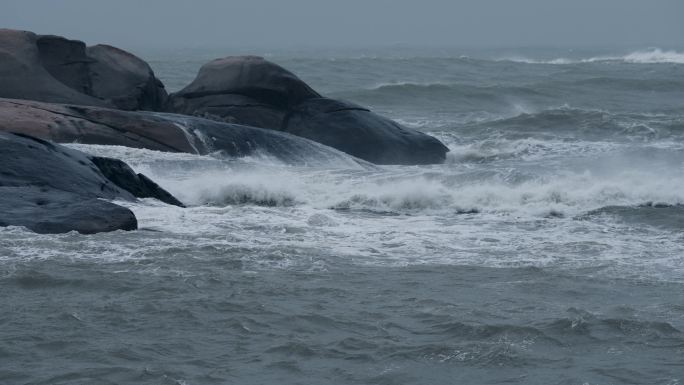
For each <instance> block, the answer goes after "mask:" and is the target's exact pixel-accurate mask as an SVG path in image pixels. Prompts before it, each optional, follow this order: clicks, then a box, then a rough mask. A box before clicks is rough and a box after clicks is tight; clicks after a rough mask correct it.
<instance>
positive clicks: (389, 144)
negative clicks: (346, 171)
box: [167, 56, 449, 164]
mask: <svg viewBox="0 0 684 385" xmlns="http://www.w3.org/2000/svg"><path fill="white" fill-rule="evenodd" d="M167 109H168V110H169V111H171V112H177V113H182V114H189V115H199V116H205V117H208V118H211V119H215V120H222V121H226V122H231V123H239V124H244V125H249V126H256V127H262V128H268V129H274V130H279V131H284V132H289V133H292V134H294V135H297V136H301V137H305V138H308V139H311V140H313V141H316V142H319V143H323V144H325V145H328V146H331V147H333V148H336V149H338V150H341V151H344V152H346V153H348V154H351V155H353V156H356V157H359V158H361V159H364V160H367V161H370V162H373V163H378V164H430V163H441V162H443V161H444V159H445V158H446V153H447V152H448V151H449V150H448V148H447V147H446V146H444V145H443V144H442V143H441V142H440V141H439V140H437V139H435V138H434V137H432V136H429V135H427V134H424V133H422V132H420V131H416V130H413V129H409V128H406V127H403V126H401V125H399V124H398V123H396V122H394V121H392V120H390V119H387V118H385V117H382V116H380V115H377V114H374V113H372V112H371V111H370V110H368V109H367V108H364V107H360V106H357V105H355V104H351V103H348V102H343V101H338V100H333V99H328V98H325V97H322V96H321V95H320V94H318V93H317V92H316V91H314V90H313V89H311V87H309V86H308V85H307V84H306V83H304V82H303V81H302V80H301V79H299V78H298V77H297V76H295V75H294V74H292V73H291V72H289V71H287V70H285V69H284V68H282V67H280V66H278V65H276V64H274V63H271V62H269V61H267V60H265V59H263V58H260V57H255V56H237V57H227V58H223V59H217V60H214V61H212V62H209V63H207V64H205V65H204V66H203V67H202V68H201V69H200V71H199V73H198V75H197V77H196V78H195V80H194V81H193V82H192V83H191V84H190V85H188V86H187V87H185V88H184V89H182V90H181V91H179V92H177V93H175V94H172V95H170V97H169V104H168V107H167Z"/></svg>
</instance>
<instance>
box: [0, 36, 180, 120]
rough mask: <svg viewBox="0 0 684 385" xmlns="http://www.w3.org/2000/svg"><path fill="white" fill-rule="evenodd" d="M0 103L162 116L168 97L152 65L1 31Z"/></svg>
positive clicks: (110, 50) (101, 48)
mask: <svg viewBox="0 0 684 385" xmlns="http://www.w3.org/2000/svg"><path fill="white" fill-rule="evenodd" d="M0 97H5V98H16V99H27V100H36V101H43V102H52V103H71V104H80V105H89V106H101V107H112V108H120V109H125V110H159V109H161V108H162V106H163V105H164V104H165V103H166V97H167V94H166V90H165V89H164V86H163V84H162V83H161V82H160V81H159V80H158V79H157V78H156V77H155V76H154V73H153V72H152V69H151V68H150V67H149V65H147V63H145V62H144V61H143V60H141V59H139V58H137V57H136V56H134V55H132V54H130V53H128V52H125V51H122V50H119V49H117V48H114V47H110V46H106V45H96V46H93V47H86V45H85V44H84V43H83V42H81V41H77V40H69V39H66V38H64V37H61V36H51V35H36V34H34V33H32V32H27V31H16V30H10V29H0Z"/></svg>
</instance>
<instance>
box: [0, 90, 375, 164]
mask: <svg viewBox="0 0 684 385" xmlns="http://www.w3.org/2000/svg"><path fill="white" fill-rule="evenodd" d="M0 122H2V124H0V130H5V131H11V132H20V133H24V134H26V135H31V136H34V137H38V138H41V139H44V140H50V141H53V142H58V143H73V142H77V143H84V144H104V145H120V146H127V147H134V148H145V149H150V150H157V151H166V152H186V153H192V154H201V155H204V154H209V153H215V152H218V153H221V154H223V155H225V156H230V157H242V156H252V155H266V156H269V157H273V158H276V159H278V160H280V161H282V162H285V163H288V164H295V165H326V166H330V165H336V164H343V165H345V166H346V165H359V164H364V165H366V163H365V162H363V161H361V160H359V159H355V158H353V157H351V156H349V155H347V154H344V153H342V152H340V151H338V150H335V149H333V148H330V147H327V146H324V145H322V144H320V143H316V142H313V141H311V140H308V139H305V138H301V137H297V136H294V135H290V134H287V133H283V132H277V131H273V130H266V129H261V128H256V127H246V126H241V125H237V124H229V123H222V122H217V121H213V120H208V119H203V118H198V117H192V116H185V115H177V114H168V113H156V112H129V111H120V110H112V109H106V108H98V107H87V106H73V105H61V104H49V103H40V102H34V101H25V100H16V99H0Z"/></svg>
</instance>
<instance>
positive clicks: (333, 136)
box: [0, 29, 448, 233]
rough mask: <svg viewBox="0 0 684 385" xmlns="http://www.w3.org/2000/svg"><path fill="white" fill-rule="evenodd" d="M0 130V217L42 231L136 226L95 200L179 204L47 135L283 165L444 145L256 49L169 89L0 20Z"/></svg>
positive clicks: (127, 215) (403, 153)
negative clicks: (257, 157) (267, 158)
mask: <svg viewBox="0 0 684 385" xmlns="http://www.w3.org/2000/svg"><path fill="white" fill-rule="evenodd" d="M0 131H3V132H0V149H1V150H2V152H1V153H0V160H1V161H2V163H0V189H2V190H3V194H2V196H1V197H0V207H2V209H3V210H2V212H1V214H0V215H1V216H0V226H12V225H16V226H24V227H27V228H29V229H31V230H33V231H36V232H47V233H53V232H67V231H72V230H76V231H79V232H82V233H94V232H100V231H111V230H116V229H123V230H132V229H135V228H137V223H136V220H135V216H134V215H133V214H132V213H131V212H130V210H128V209H125V208H123V207H120V206H117V205H114V204H112V203H109V202H106V201H103V200H102V199H109V200H111V199H127V200H131V199H135V198H136V197H138V198H141V197H152V198H157V199H160V200H162V201H164V202H166V203H169V204H175V205H180V206H182V203H181V202H179V201H178V200H177V199H176V198H174V197H173V196H171V194H169V193H168V192H166V191H164V190H163V189H161V188H160V187H159V186H157V185H156V184H155V183H154V182H153V181H151V180H150V179H149V178H147V177H146V176H144V175H141V174H135V173H134V172H133V170H132V169H130V167H128V166H127V165H126V164H125V163H123V162H121V161H118V160H114V159H105V158H93V157H89V156H87V155H85V154H83V153H80V152H78V151H74V150H70V149H68V148H65V147H63V146H60V145H58V144H55V143H73V142H78V143H85V144H101V145H121V146H128V147H136V148H146V149H151V150H157V151H168V152H187V153H195V154H208V153H213V152H219V153H222V154H224V155H225V156H229V157H240V156H248V155H252V154H253V153H255V152H256V151H263V152H266V153H268V154H269V155H271V156H274V157H276V158H279V159H281V160H282V161H285V162H288V163H293V164H297V163H305V161H303V155H310V154H320V155H321V156H322V157H323V158H326V159H327V158H335V157H340V156H342V155H343V154H342V153H346V154H349V155H351V156H352V157H353V158H352V159H354V158H356V159H357V161H358V162H359V163H361V164H363V163H364V162H370V163H375V164H406V165H412V164H432V163H441V162H443V161H444V159H445V157H446V152H448V148H447V147H446V146H444V145H443V144H442V143H441V142H439V140H437V139H435V138H433V137H431V136H429V135H427V134H424V133H422V132H419V131H416V130H412V129H409V128H406V127H403V126H401V125H399V124H398V123H396V122H394V121H392V120H390V119H387V118H385V117H382V116H380V115H377V114H374V113H373V112H371V111H370V110H369V109H367V108H364V107H362V106H358V105H355V104H353V103H349V102H346V101H341V100H334V99H330V98H326V97H324V96H322V95H320V94H319V93H317V92H316V91H315V90H313V89H312V88H311V87H309V86H308V85H307V84H306V83H304V82H303V81H302V80H301V79H299V78H298V77H297V76H296V75H294V74H292V73H291V72H289V71H287V70H286V69H284V68H282V67H280V66H278V65H277V64H274V63H271V62H269V61H267V60H265V59H263V58H260V57H254V56H236V57H226V58H222V59H217V60H214V61H211V62H210V63H207V64H206V65H204V66H203V67H202V68H201V69H200V71H199V73H198V75H197V77H196V79H195V80H194V81H193V82H192V83H191V84H189V85H188V86H187V87H185V88H184V89H182V90H181V91H179V92H177V93H175V94H171V95H168V94H167V92H166V90H165V88H164V85H163V83H162V82H161V81H160V80H159V79H157V78H156V77H155V75H154V72H153V70H152V69H151V68H150V66H149V65H148V64H147V63H145V62H144V61H143V60H142V59H140V58H138V57H136V56H134V55H132V54H130V53H128V52H125V51H123V50H120V49H118V48H115V47H111V46H107V45H96V46H92V47H87V46H86V45H85V44H84V43H83V42H81V41H77V40H70V39H66V38H63V37H59V36H52V35H37V34H34V33H32V32H27V31H16V30H7V29H0ZM47 165H49V167H48V166H47ZM46 167H47V168H49V169H54V170H53V171H52V172H47V171H46Z"/></svg>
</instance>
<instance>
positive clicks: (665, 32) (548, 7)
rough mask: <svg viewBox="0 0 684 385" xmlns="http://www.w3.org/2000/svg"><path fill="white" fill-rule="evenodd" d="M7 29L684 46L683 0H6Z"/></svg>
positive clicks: (321, 42)
mask: <svg viewBox="0 0 684 385" xmlns="http://www.w3.org/2000/svg"><path fill="white" fill-rule="evenodd" d="M0 26H2V27H5V28H17V29H27V30H32V31H35V32H38V33H53V34H58V35H64V36H67V37H70V38H76V39H80V40H85V41H86V42H88V43H99V42H102V43H110V44H115V45H119V46H123V47H134V46H137V47H144V46H151V45H166V46H177V47H192V46H250V45H254V46H264V47H268V46H279V45H304V46H340V45H344V46H373V45H389V44H406V45H437V46H536V45H544V46H549V45H551V46H555V45H557V46H573V45H575V46H579V45H601V46H607V45H608V46H610V45H620V46H624V45H630V46H663V47H681V46H683V45H684V0H415V1H407V0H222V1H221V0H106V1H105V0H0Z"/></svg>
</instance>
